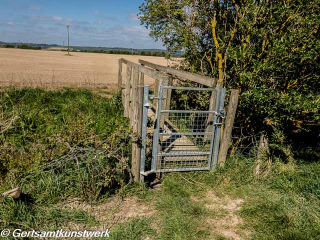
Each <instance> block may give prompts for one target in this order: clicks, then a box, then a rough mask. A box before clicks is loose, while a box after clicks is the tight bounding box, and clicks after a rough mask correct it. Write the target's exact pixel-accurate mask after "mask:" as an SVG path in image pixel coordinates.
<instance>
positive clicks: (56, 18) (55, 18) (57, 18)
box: [52, 17, 62, 21]
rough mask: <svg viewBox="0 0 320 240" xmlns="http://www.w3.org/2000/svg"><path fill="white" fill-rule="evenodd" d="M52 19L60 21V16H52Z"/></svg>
mask: <svg viewBox="0 0 320 240" xmlns="http://www.w3.org/2000/svg"><path fill="white" fill-rule="evenodd" d="M52 20H55V21H62V17H52Z"/></svg>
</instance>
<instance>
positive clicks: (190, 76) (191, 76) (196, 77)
mask: <svg viewBox="0 0 320 240" xmlns="http://www.w3.org/2000/svg"><path fill="white" fill-rule="evenodd" d="M139 63H140V64H143V65H145V66H147V67H150V68H153V69H156V70H159V71H162V72H165V73H169V74H172V75H174V76H177V77H179V78H182V79H187V80H190V81H192V82H196V83H200V84H202V85H205V86H208V87H212V86H215V85H216V82H217V79H214V78H210V77H206V76H202V75H200V74H195V73H189V72H185V71H181V70H178V69H174V68H170V67H165V66H161V65H158V64H154V63H150V62H147V61H144V60H141V59H140V60H139Z"/></svg>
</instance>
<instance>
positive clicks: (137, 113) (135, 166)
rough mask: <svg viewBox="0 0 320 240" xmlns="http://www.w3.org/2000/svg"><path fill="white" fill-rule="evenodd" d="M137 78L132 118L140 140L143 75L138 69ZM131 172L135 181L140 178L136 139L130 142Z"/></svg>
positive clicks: (138, 149)
mask: <svg viewBox="0 0 320 240" xmlns="http://www.w3.org/2000/svg"><path fill="white" fill-rule="evenodd" d="M136 70H137V71H138V69H134V73H133V74H134V76H135V71H136ZM137 75H138V79H137V84H136V88H135V89H136V90H135V91H134V93H133V94H134V95H136V97H135V104H133V106H134V119H133V123H134V125H133V132H134V133H135V134H136V135H137V139H139V140H140V137H141V124H142V122H141V121H142V110H143V109H142V103H143V85H144V75H143V73H141V76H140V78H139V71H138V74H137ZM131 155H132V169H131V171H132V174H133V176H134V180H135V181H137V182H138V181H139V180H140V163H141V144H140V143H139V142H138V141H135V142H133V144H132V154H131Z"/></svg>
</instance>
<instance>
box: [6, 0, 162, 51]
mask: <svg viewBox="0 0 320 240" xmlns="http://www.w3.org/2000/svg"><path fill="white" fill-rule="evenodd" d="M142 2H143V0H118V1H111V0H0V41H3V42H19V41H20V42H23V43H46V44H59V45H62V44H63V42H64V43H65V44H66V43H67V30H66V25H70V45H73V46H94V47H124V48H126V47H127V48H131V47H132V42H133V46H134V48H140V49H142V48H158V49H164V47H163V46H162V43H161V42H159V41H158V42H155V41H154V40H153V39H152V38H151V37H150V36H149V31H148V30H147V29H146V28H145V27H144V26H141V25H140V21H139V19H138V17H137V14H138V13H139V9H138V7H139V6H140V5H141V3H142Z"/></svg>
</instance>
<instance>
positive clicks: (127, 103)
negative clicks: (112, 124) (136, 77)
mask: <svg viewBox="0 0 320 240" xmlns="http://www.w3.org/2000/svg"><path fill="white" fill-rule="evenodd" d="M131 72H132V68H131V67H130V66H129V65H127V79H126V90H125V95H124V117H129V108H130V91H131V90H130V88H131V83H130V82H131Z"/></svg>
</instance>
